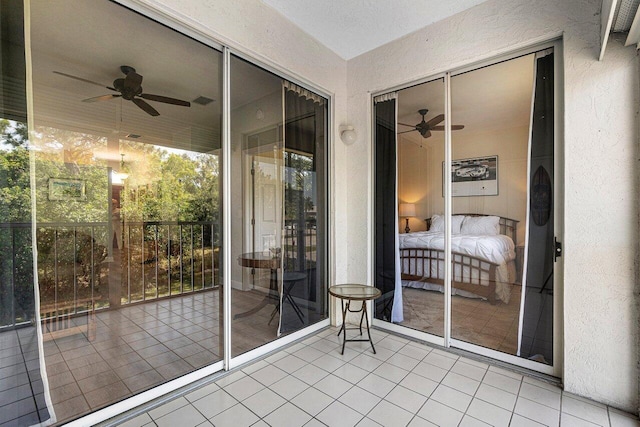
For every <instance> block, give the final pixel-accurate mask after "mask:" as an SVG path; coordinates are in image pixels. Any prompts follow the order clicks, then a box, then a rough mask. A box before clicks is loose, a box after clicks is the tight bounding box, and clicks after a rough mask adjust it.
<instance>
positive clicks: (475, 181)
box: [442, 155, 498, 197]
mask: <svg viewBox="0 0 640 427" xmlns="http://www.w3.org/2000/svg"><path fill="white" fill-rule="evenodd" d="M442 176H443V177H444V162H442ZM442 195H443V197H444V180H443V182H442ZM497 195H498V156H497V155H496V156H486V157H474V158H471V159H459V160H452V161H451V196H453V197H464V196H497Z"/></svg>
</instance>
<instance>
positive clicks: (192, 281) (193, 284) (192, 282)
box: [190, 224, 196, 292]
mask: <svg viewBox="0 0 640 427" xmlns="http://www.w3.org/2000/svg"><path fill="white" fill-rule="evenodd" d="M190 231H191V248H190V249H191V257H190V258H191V274H190V276H191V292H193V291H194V290H195V286H196V284H195V280H194V279H195V277H193V276H194V274H193V261H194V260H193V255H194V254H193V224H191V230H190Z"/></svg>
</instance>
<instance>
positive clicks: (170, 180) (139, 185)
mask: <svg viewBox="0 0 640 427" xmlns="http://www.w3.org/2000/svg"><path fill="white" fill-rule="evenodd" d="M141 146H144V144H138V143H132V142H130V141H126V142H123V151H124V152H127V153H129V154H127V155H126V156H125V157H130V158H137V159H143V160H140V161H134V162H131V164H129V165H128V167H129V172H130V174H129V178H128V179H127V180H126V181H125V188H124V190H125V191H124V192H123V195H124V197H123V200H122V202H123V203H122V205H123V207H122V213H123V214H124V215H125V217H126V218H127V219H128V220H131V221H214V220H215V219H216V218H217V216H218V215H217V212H218V208H219V197H218V194H219V193H218V157H217V156H213V155H210V154H187V153H183V154H177V153H173V152H169V151H166V150H163V149H162V148H160V147H153V146H149V145H146V146H144V148H142V147H141ZM140 148H142V150H144V156H141V155H140V154H142V153H140V152H137V153H136V151H138V150H139V149H140Z"/></svg>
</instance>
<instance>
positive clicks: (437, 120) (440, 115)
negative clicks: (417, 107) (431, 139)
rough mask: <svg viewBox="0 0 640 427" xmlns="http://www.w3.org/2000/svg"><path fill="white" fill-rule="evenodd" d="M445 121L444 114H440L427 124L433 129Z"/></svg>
mask: <svg viewBox="0 0 640 427" xmlns="http://www.w3.org/2000/svg"><path fill="white" fill-rule="evenodd" d="M443 120H444V114H438V115H437V116H435V117H434V118H433V119H431V120H429V121H428V122H427V124H428V125H429V127H432V126H435V125H437V124H438V123H440V122H441V121H443Z"/></svg>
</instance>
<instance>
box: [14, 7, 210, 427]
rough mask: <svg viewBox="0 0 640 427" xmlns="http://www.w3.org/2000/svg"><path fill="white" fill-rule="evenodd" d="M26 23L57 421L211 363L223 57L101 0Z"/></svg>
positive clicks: (42, 276) (45, 326)
mask: <svg viewBox="0 0 640 427" xmlns="http://www.w3.org/2000/svg"><path fill="white" fill-rule="evenodd" d="M69 16H72V17H74V22H75V23H78V22H82V25H79V26H78V25H76V26H74V28H75V31H73V32H69V31H68V28H69V26H68V25H62V24H61V23H64V22H66V20H67V19H68V17H69ZM31 20H32V22H31V28H32V29H33V31H32V46H31V47H32V60H33V61H32V62H33V102H34V103H33V111H34V117H33V121H32V123H33V125H34V127H33V128H32V129H30V131H31V135H32V139H31V141H29V148H30V149H31V151H32V152H31V157H32V162H31V170H30V171H29V170H27V171H25V173H27V174H28V173H29V172H30V173H31V176H32V177H33V182H35V186H36V189H35V192H33V194H34V196H35V201H34V206H35V218H36V220H37V223H36V228H35V233H36V239H35V240H36V243H37V286H38V289H39V300H40V305H39V307H38V309H39V314H40V318H41V319H42V332H43V339H44V342H43V348H44V353H45V354H44V356H45V357H44V361H45V366H44V368H46V369H43V372H46V373H47V376H48V384H49V390H47V392H48V393H49V395H50V396H51V401H52V402H53V406H52V408H51V409H52V410H51V415H52V416H53V414H54V413H55V417H56V420H57V422H64V421H68V420H70V419H73V418H77V417H78V416H80V415H83V414H86V413H88V412H91V411H94V410H96V409H98V408H101V407H104V406H106V405H109V404H112V403H115V402H117V401H119V400H122V399H125V398H127V397H130V396H132V395H134V394H137V393H140V392H142V391H144V390H147V389H149V388H151V387H154V386H156V385H159V384H162V383H164V382H167V381H170V380H173V379H175V378H178V377H179V376H182V375H184V374H187V373H189V372H192V371H194V370H196V369H198V368H201V367H204V366H207V365H210V364H212V363H214V362H218V361H220V360H221V359H222V354H223V351H222V350H223V348H222V330H221V328H220V322H221V312H220V308H221V307H222V301H221V291H220V289H221V287H220V283H221V281H220V270H219V266H220V262H219V256H220V249H221V248H220V242H221V235H220V230H221V228H220V225H221V223H220V219H221V215H220V207H221V203H220V191H219V185H220V182H221V179H220V178H221V177H220V175H219V171H220V167H219V166H220V160H221V158H220V154H221V153H220V147H221V140H220V135H221V117H222V112H221V102H220V101H221V94H222V90H221V87H222V84H221V78H222V73H221V65H222V54H221V52H219V51H217V50H215V49H212V48H210V47H208V46H205V45H203V44H201V43H199V42H197V41H195V40H193V39H191V38H189V37H186V36H184V35H182V34H180V33H177V32H175V31H173V30H171V29H169V28H167V27H165V26H164V25H161V24H158V23H156V22H153V21H151V20H149V19H147V18H145V17H143V16H141V15H138V14H136V13H134V12H132V11H131V10H129V9H127V8H124V7H122V6H120V5H118V4H116V3H114V2H111V1H106V0H100V1H94V2H91V4H88V3H86V2H84V1H73V0H70V1H65V2H60V3H56V4H52V3H51V2H48V1H41V0H34V1H32V2H31ZM96 28H99V29H100V31H99V32H97V31H95V29H96ZM105 41H108V43H105ZM185 56H187V57H188V60H186V59H185ZM185 62H188V63H189V67H185V66H184V63H185ZM199 98H201V99H199ZM193 100H198V101H197V102H196V101H193ZM207 100H208V101H207Z"/></svg>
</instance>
